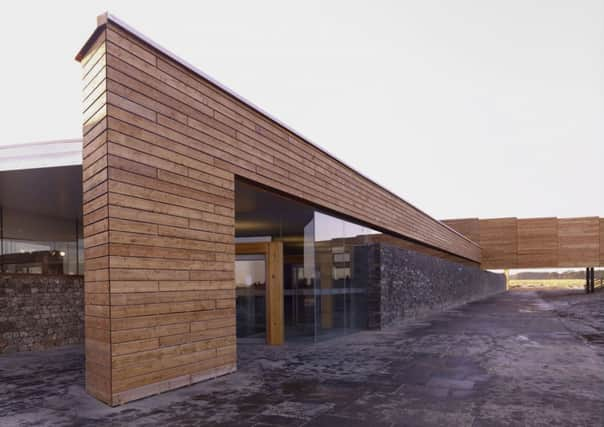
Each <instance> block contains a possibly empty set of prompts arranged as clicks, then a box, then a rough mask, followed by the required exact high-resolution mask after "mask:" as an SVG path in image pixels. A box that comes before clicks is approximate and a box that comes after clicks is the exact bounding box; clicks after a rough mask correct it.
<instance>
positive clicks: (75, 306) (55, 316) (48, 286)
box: [0, 274, 84, 353]
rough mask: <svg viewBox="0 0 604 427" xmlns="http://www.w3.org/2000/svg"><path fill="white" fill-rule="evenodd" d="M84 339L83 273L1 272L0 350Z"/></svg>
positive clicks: (74, 342) (43, 346) (29, 348)
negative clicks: (75, 274) (78, 274)
mask: <svg viewBox="0 0 604 427" xmlns="http://www.w3.org/2000/svg"><path fill="white" fill-rule="evenodd" d="M82 342H84V279H83V277H82V276H43V275H34V274H0V353H12V352H17V351H36V350H44V349H47V348H50V347H56V346H61V345H67V344H78V343H82Z"/></svg>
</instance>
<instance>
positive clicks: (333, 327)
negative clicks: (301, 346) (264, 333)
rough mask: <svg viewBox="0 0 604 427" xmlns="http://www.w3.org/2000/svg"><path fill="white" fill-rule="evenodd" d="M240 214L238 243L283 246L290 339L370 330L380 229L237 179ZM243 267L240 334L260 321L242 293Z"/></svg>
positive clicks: (238, 215)
mask: <svg viewBox="0 0 604 427" xmlns="http://www.w3.org/2000/svg"><path fill="white" fill-rule="evenodd" d="M235 211H236V217H235V228H236V231H235V235H236V237H237V238H239V239H240V241H246V242H249V241H253V239H254V238H257V239H259V240H265V239H267V238H270V239H271V240H273V241H282V242H283V252H284V253H283V288H284V289H283V290H284V292H283V293H284V301H283V303H284V322H285V339H286V340H300V339H301V340H311V341H316V340H320V339H324V338H330V337H334V336H338V335H341V334H346V333H350V332H353V331H358V330H361V329H365V328H367V322H368V318H367V312H368V309H367V284H368V272H369V259H368V247H369V244H370V240H371V236H374V235H375V234H377V232H376V231H374V230H372V229H370V228H367V227H364V226H362V225H359V224H355V223H353V222H350V221H346V220H344V219H341V218H337V217H335V216H333V215H330V214H327V213H325V212H321V211H320V210H317V209H315V208H314V207H312V206H309V205H307V204H304V203H300V202H298V201H295V200H292V199H289V198H286V197H283V196H281V195H278V194H276V193H273V192H271V191H268V190H264V189H262V188H259V187H256V186H254V185H251V184H248V183H245V182H237V185H236V203H235ZM243 268H244V267H243V266H240V262H239V261H237V263H236V271H237V273H236V275H237V276H238V279H237V313H238V318H237V321H238V325H237V330H238V332H240V333H239V336H244V333H245V332H244V330H250V328H251V326H250V325H251V324H252V323H254V322H255V324H257V323H258V319H259V317H258V316H257V317H255V318H254V319H253V320H252V319H251V317H250V316H249V315H246V314H245V313H249V306H250V303H249V299H244V297H243V293H242V294H241V296H240V292H242V291H240V289H243V286H240V285H239V282H240V281H242V280H243V276H241V277H239V275H240V273H239V271H240V269H243ZM248 281H249V280H248ZM256 298H258V296H256ZM262 301H263V302H264V299H263V300H262ZM259 304H260V302H259V301H258V302H256V303H254V305H255V306H256V307H259ZM256 312H257V311H256ZM245 316H247V317H245ZM240 321H245V322H246V324H247V325H245V326H244V325H241V326H240V325H239V322H240ZM252 329H253V328H252Z"/></svg>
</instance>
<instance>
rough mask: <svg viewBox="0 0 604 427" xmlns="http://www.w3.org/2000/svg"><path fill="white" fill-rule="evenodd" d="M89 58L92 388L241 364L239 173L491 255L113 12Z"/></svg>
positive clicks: (112, 392)
mask: <svg viewBox="0 0 604 427" xmlns="http://www.w3.org/2000/svg"><path fill="white" fill-rule="evenodd" d="M78 59H79V60H80V61H81V63H82V66H83V69H84V77H83V83H84V110H85V113H84V140H85V147H84V155H85V157H84V161H83V169H84V176H83V180H84V199H85V205H84V215H85V220H84V221H85V225H86V227H85V229H84V239H85V246H86V266H85V271H86V272H85V274H86V316H87V317H86V327H87V336H86V346H87V350H86V351H87V356H88V358H87V388H88V390H89V391H90V393H91V394H93V395H94V396H96V397H98V398H99V399H101V400H103V401H105V402H107V403H109V404H112V405H115V404H120V403H123V402H126V401H128V400H132V399H137V398H140V397H144V396H147V395H150V394H154V393H158V392H161V391H163V390H167V389H171V388H175V387H179V386H183V385H187V384H190V383H193V382H196V381H199V380H202V379H204V378H207V377H211V376H214V375H219V374H222V373H226V372H230V371H232V370H234V369H235V368H236V349H235V312H234V308H235V296H234V272H233V265H234V236H233V234H234V206H233V205H234V179H235V175H237V176H241V177H244V178H247V179H249V180H251V181H254V182H257V183H260V184H263V185H265V186H268V187H270V188H273V189H276V190H279V191H282V192H285V193H287V194H290V195H292V196H294V197H297V198H299V199H302V200H305V201H307V202H309V203H312V204H314V205H316V206H319V207H322V208H324V209H326V210H330V211H333V212H335V213H339V214H342V215H344V216H346V217H349V218H353V219H356V220H357V221H359V222H364V223H367V224H368V225H371V226H373V227H374V228H380V229H383V230H388V231H390V232H392V233H395V234H398V235H402V236H406V237H408V238H411V239H414V240H415V241H417V242H420V243H423V244H426V245H429V246H430V247H432V248H437V249H439V250H442V251H445V252H448V253H451V254H455V255H456V256H459V257H462V258H465V259H468V260H473V261H480V248H479V246H478V245H477V244H476V243H474V242H472V241H470V240H469V239H467V238H465V237H463V236H462V235H460V234H458V233H457V232H455V231H453V230H452V229H450V228H449V227H447V226H445V225H444V224H442V223H440V222H439V221H437V220H435V219H433V218H431V217H429V216H428V215H426V214H424V213H423V212H421V211H419V210H418V209H416V208H414V207H413V206H411V205H410V204H408V203H406V202H405V201H403V200H402V199H400V198H398V197H397V196H395V195H393V194H392V193H389V192H388V191H386V190H384V189H383V188H381V187H379V186H377V185H376V184H374V183H373V182H372V181H370V180H368V179H366V178H364V177H363V176H362V175H359V174H358V173H356V172H355V171H353V170H351V169H350V168H348V167H346V166H345V165H343V164H342V163H341V162H339V161H337V160H336V159H334V158H333V157H331V156H329V155H328V154H326V153H325V152H324V151H322V150H320V149H318V148H317V147H315V146H313V145H311V144H310V143H308V142H307V141H305V140H303V139H302V138H301V137H300V136H298V135H296V134H294V133H292V132H290V131H289V130H287V129H285V128H284V127H282V126H280V125H279V124H277V123H276V122H275V121H273V120H271V119H270V118H268V117H267V116H266V115H264V114H263V113H261V112H258V111H256V110H255V109H254V108H252V107H250V106H248V105H247V104H245V103H244V102H242V100H240V99H238V98H236V97H234V96H233V95H231V94H229V93H228V92H227V91H226V90H224V89H223V88H221V87H220V86H218V85H216V84H214V83H212V82H210V81H208V80H207V79H206V78H204V77H203V76H201V75H199V74H198V73H197V72H195V71H192V70H191V69H190V68H187V67H186V66H184V65H182V64H181V63H180V62H179V61H177V60H175V59H174V58H173V57H172V56H171V55H169V54H168V53H166V52H165V51H163V50H160V49H159V48H157V47H156V46H155V45H152V44H151V43H149V42H147V41H146V40H143V38H141V37H139V36H138V35H137V34H135V33H134V32H133V31H132V30H130V29H129V28H127V27H126V26H125V25H123V24H121V23H119V22H118V21H116V20H114V19H112V18H111V17H107V16H103V17H100V19H99V26H98V28H97V29H96V30H95V32H94V34H93V36H92V37H91V38H90V40H89V41H88V42H87V43H86V44H85V46H84V48H83V49H82V50H81V52H80V54H79V55H78ZM385 155H387V154H386V153H385Z"/></svg>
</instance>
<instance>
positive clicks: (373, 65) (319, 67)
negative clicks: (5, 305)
mask: <svg viewBox="0 0 604 427" xmlns="http://www.w3.org/2000/svg"><path fill="white" fill-rule="evenodd" d="M105 10H109V11H110V12H111V13H113V14H115V15H116V16H118V17H119V18H121V19H122V20H124V21H125V22H127V23H128V24H130V25H131V26H133V27H134V28H136V29H138V30H139V31H141V32H142V33H144V34H146V35H147V36H148V37H150V38H151V39H153V40H155V41H156V42H157V43H159V44H160V45H162V46H164V47H166V48H168V49H169V50H171V51H172V52H174V53H176V54H177V55H179V56H180V57H182V58H184V59H185V60H187V61H188V62H190V63H192V64H194V65H195V66H197V67H198V68H200V69H202V70H204V71H205V72H206V73H208V74H209V75H211V76H213V77H214V78H215V79H217V80H218V81H220V82H222V83H223V84H225V85H226V86H228V87H230V88H232V89H233V90H235V91H236V92H237V93H239V94H241V95H242V96H244V97H245V98H247V99H250V100H251V101H253V102H254V103H255V104H257V105H259V106H260V107H262V108H263V109H265V110H266V111H269V112H270V113H271V114H272V115H273V116H275V117H277V118H279V119H280V120H282V121H284V122H286V123H288V124H289V125H290V126H291V127H293V128H294V129H296V130H297V131H299V132H300V133H301V134H303V135H305V136H307V137H308V138H310V139H311V140H312V141H314V142H315V143H317V144H319V145H320V146H322V147H324V148H325V149H327V150H328V151H329V152H331V153H334V154H335V155H336V156H337V157H339V158H340V159H341V160H343V161H345V162H347V163H348V164H349V165H351V166H353V167H354V168H355V169H357V170H359V171H361V172H362V173H364V174H365V175H367V176H369V177H371V178H373V179H374V180H375V181H377V182H378V183H381V184H383V185H384V186H385V187H387V188H388V189H390V190H392V191H394V192H395V193H397V194H398V195H400V196H401V197H403V198H404V199H406V200H407V201H409V202H411V203H413V204H415V205H416V206H418V207H419V208H421V209H423V210H424V211H426V212H428V213H429V214H431V215H433V216H435V217H437V218H451V217H467V216H479V217H498V216H519V217H533V216H559V217H564V216H583V215H599V216H604V194H603V188H604V186H603V185H602V182H603V180H604V1H602V0H593V1H589V0H580V1H571V0H567V1H552V0H544V1H527V0H521V1H509V0H506V1H504V0H501V1H424V0H422V1H392V2H386V1H366V2H352V1H341V2H336V1H332V2H318V1H299V2H296V3H294V2H288V1H272V2H268V1H267V2H263V1H254V2H250V1H241V2H229V1H211V2H209V1H208V2H205V1H199V2H179V1H170V2H157V3H153V2H134V1H132V2H112V1H104V2H99V1H86V2H71V3H61V2H39V3H34V2H26V1H21V2H13V4H12V6H6V5H4V7H3V16H4V19H3V22H2V25H1V26H0V46H1V48H2V50H1V51H2V71H1V72H0V73H1V77H2V78H0V109H1V111H0V113H1V117H2V134H1V135H2V136H1V138H0V144H15V143H20V142H29V141H37V140H51V139H63V138H73V137H79V136H80V135H81V112H80V111H81V108H80V102H81V95H80V94H81V86H80V78H81V70H80V67H79V64H77V63H76V62H75V60H74V59H73V58H74V55H75V54H76V52H77V51H78V49H79V48H80V47H81V45H82V44H83V43H84V41H85V40H86V39H87V37H88V36H89V35H90V34H91V32H92V31H93V30H94V28H95V25H96V15H98V14H99V13H101V12H103V11H105Z"/></svg>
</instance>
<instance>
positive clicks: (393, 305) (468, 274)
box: [369, 244, 506, 329]
mask: <svg viewBox="0 0 604 427" xmlns="http://www.w3.org/2000/svg"><path fill="white" fill-rule="evenodd" d="M370 253H371V256H370V259H371V261H370V263H371V265H372V267H371V270H370V284H369V327H370V328H371V329H379V328H383V327H386V326H389V325H392V324H395V323H397V322H400V321H402V320H406V319H413V318H417V317H421V316H424V315H427V314H430V313H433V312H438V311H443V310H445V309H447V308H451V307H454V306H457V305H460V304H464V303H467V302H470V301H474V300H478V299H482V298H485V297H488V296H490V295H495V294H497V293H500V292H503V291H505V290H506V280H505V276H504V275H503V274H496V273H491V272H489V271H485V270H481V269H480V268H478V267H471V266H466V265H461V264H457V263H455V262H452V261H447V260H444V259H441V258H436V257H432V256H429V255H424V254H420V253H418V252H414V251H410V250H407V249H403V248H398V247H394V246H390V245H385V244H378V245H374V248H372V250H371V251H370Z"/></svg>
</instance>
